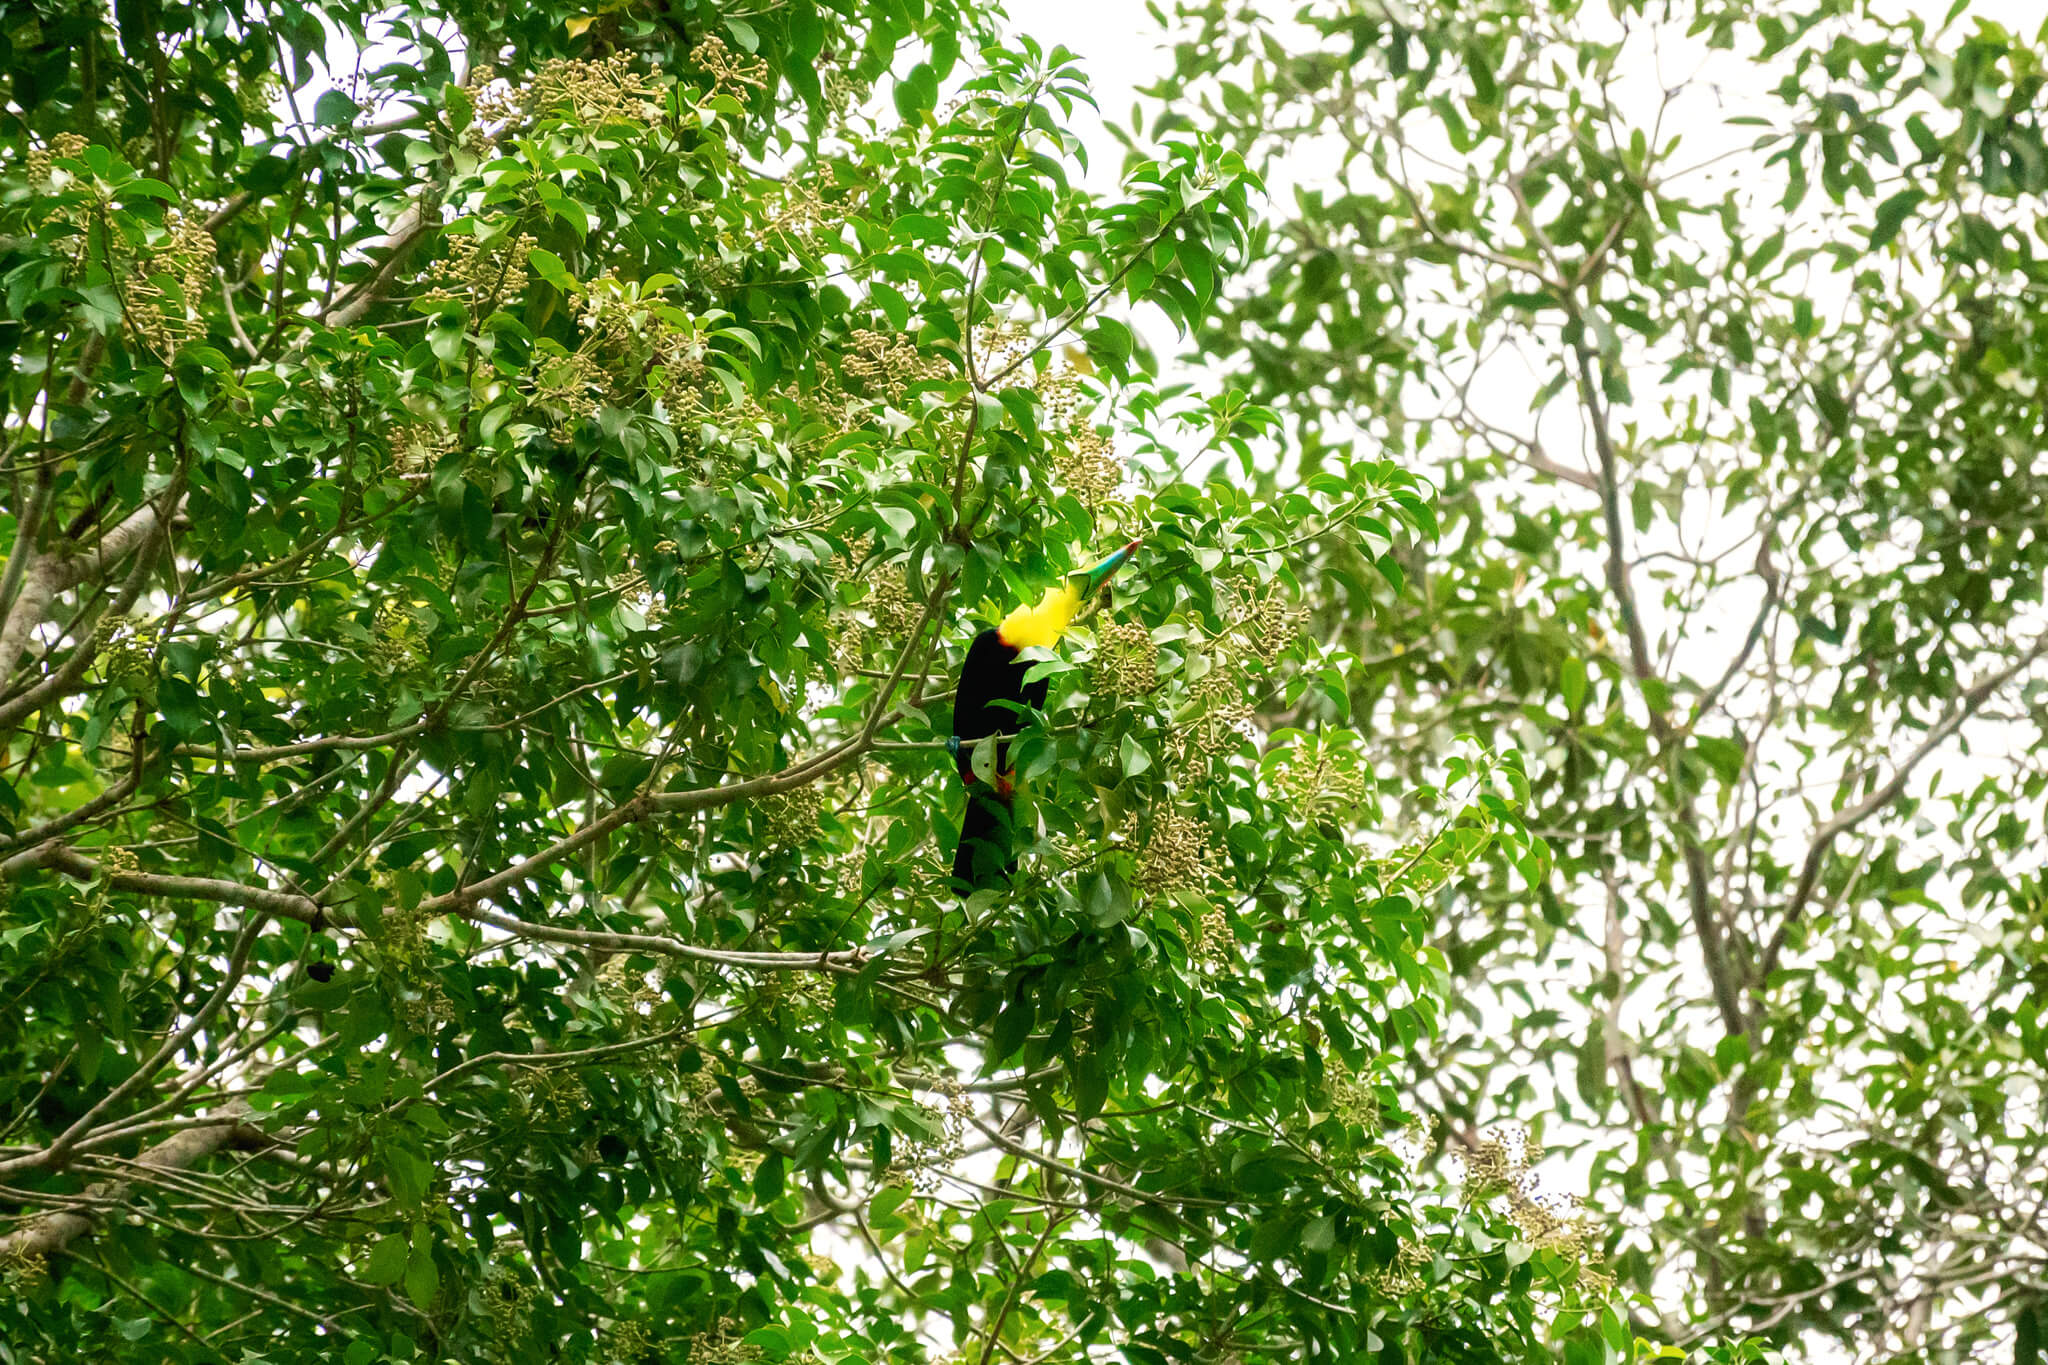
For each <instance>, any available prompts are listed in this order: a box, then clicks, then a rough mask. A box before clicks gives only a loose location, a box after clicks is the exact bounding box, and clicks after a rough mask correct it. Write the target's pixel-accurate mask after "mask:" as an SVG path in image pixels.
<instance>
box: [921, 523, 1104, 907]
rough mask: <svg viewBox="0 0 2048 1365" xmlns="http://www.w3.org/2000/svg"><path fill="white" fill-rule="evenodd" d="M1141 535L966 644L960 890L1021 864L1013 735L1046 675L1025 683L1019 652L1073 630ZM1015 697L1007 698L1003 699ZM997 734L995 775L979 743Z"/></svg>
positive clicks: (956, 863)
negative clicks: (977, 768)
mask: <svg viewBox="0 0 2048 1365" xmlns="http://www.w3.org/2000/svg"><path fill="white" fill-rule="evenodd" d="M1137 548H1138V542H1137V541H1135V540H1134V541H1132V542H1131V543H1130V544H1128V545H1126V546H1124V547H1123V548H1122V549H1120V550H1118V551H1117V552H1116V553H1115V554H1113V555H1111V556H1109V558H1107V559H1105V560H1103V561H1102V562H1101V563H1100V564H1097V565H1095V566H1094V567H1093V568H1091V569H1086V570H1083V571H1082V572H1080V573H1076V574H1069V575H1068V576H1067V578H1066V581H1064V582H1063V583H1060V584H1059V585H1057V586H1056V587H1053V588H1050V589H1048V590H1047V591H1046V594H1045V596H1044V598H1043V599H1041V600H1040V601H1039V603H1038V605H1036V606H1031V607H1026V606H1019V607H1018V608H1017V609H1016V610H1015V611H1013V612H1011V613H1010V614H1009V615H1008V616H1005V617H1004V618H1003V620H1002V624H1000V625H998V626H997V627H996V628H995V629H993V630H984V631H983V632H981V634H979V635H977V636H975V637H974V643H973V644H972V645H969V646H968V648H967V661H966V662H965V663H964V664H962V665H961V666H960V686H959V688H958V689H957V690H956V691H955V692H954V694H953V739H952V744H951V747H952V750H953V760H954V762H955V763H956V764H957V765H958V766H959V769H960V780H961V781H962V782H964V783H966V784H967V811H966V814H965V815H964V816H963V817H962V819H961V822H960V847H959V848H958V849H957V850H956V851H955V852H954V854H953V879H954V882H955V883H956V884H957V885H958V887H959V889H960V892H961V894H963V895H968V894H972V893H973V892H975V891H978V890H980V889H981V888H983V887H986V886H992V885H996V884H998V883H1001V882H1007V881H1008V880H1009V879H1010V877H1011V875H1012V874H1014V873H1015V872H1016V870H1017V855H1016V851H1015V850H1016V839H1015V833H1016V832H1015V830H1014V829H1013V828H1012V824H1011V821H1012V817H1013V814H1014V811H1015V789H1014V787H1013V786H1012V773H1011V769H1010V754H1009V749H1010V744H1009V736H1011V735H1014V734H1016V733H1017V731H1018V730H1019V729H1021V728H1022V727H1023V724H1024V716H1023V714H1022V711H1021V710H1020V709H1019V708H1026V709H1030V710H1043V709H1044V707H1045V698H1046V690H1047V680H1046V679H1044V678H1040V679H1039V680H1038V681H1037V682H1034V683H1026V682H1025V681H1024V678H1025V675H1026V674H1028V673H1030V671H1031V665H1030V664H1029V663H1027V662H1026V661H1025V660H1024V659H1023V658H1022V657H1020V656H1021V655H1022V654H1023V652H1024V650H1025V649H1027V648H1031V647H1034V646H1035V647H1037V648H1041V649H1051V648H1052V647H1053V646H1054V645H1055V644H1057V643H1058V642H1059V639H1060V637H1061V636H1063V635H1065V634H1066V632H1067V627H1068V626H1069V625H1070V624H1072V622H1073V620H1074V617H1075V614H1076V613H1077V612H1079V611H1080V609H1081V605H1082V603H1084V602H1086V601H1088V600H1089V599H1091V598H1093V597H1094V596H1095V595H1096V594H1097V593H1099V592H1101V591H1102V590H1103V588H1104V586H1105V585H1106V584H1107V583H1108V582H1109V580H1110V576H1111V575H1112V574H1114V573H1115V572H1116V571H1117V570H1118V569H1119V568H1121V567H1122V566H1123V564H1124V563H1125V561H1127V560H1128V559H1130V557H1131V555H1132V553H1133V552H1135V551H1136V550H1137ZM1006 702H1008V703H1014V705H1004V703H1006ZM992 735H993V736H995V737H996V745H995V753H994V754H993V755H992V757H993V758H994V760H995V761H994V763H993V764H992V765H991V768H990V773H989V775H990V780H989V781H986V782H984V781H982V780H981V779H980V778H978V777H976V776H975V773H974V748H975V745H977V744H978V743H980V742H981V741H982V740H984V739H987V738H989V737H990V736H992Z"/></svg>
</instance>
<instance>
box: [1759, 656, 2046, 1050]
mask: <svg viewBox="0 0 2048 1365" xmlns="http://www.w3.org/2000/svg"><path fill="white" fill-rule="evenodd" d="M2044 654H2048V635H2044V636H2042V637H2041V638H2040V639H2039V640H2036V641H2035V642H2034V644H2033V646H2032V647H2031V648H2029V649H2028V650H2027V651H2026V652H2025V653H2023V654H2022V655H2020V657H2019V658H2017V659H2015V660H2013V662H2012V663H2010V664H2008V665H2007V666H2006V667H2004V668H2001V669H1999V670H1998V671H1997V672H1995V673H1993V674H1992V675H1991V676H1990V677H1988V678H1985V679H1983V680H1982V681H1981V682H1979V683H1977V684H1976V685H1975V686H1973V687H1971V688H1970V689H1969V690H1967V691H1966V692H1964V693H1963V695H1962V696H1961V697H1959V698H1957V700H1956V703H1955V705H1953V706H1951V707H1950V708H1949V709H1948V712H1947V714H1945V715H1943V716H1942V718H1941V719H1940V720H1939V721H1937V722H1935V725H1934V727H1933V728H1932V729H1930V730H1929V731H1928V732H1927V737H1926V738H1925V739H1923V740H1921V741H1920V743H1919V744H1917V745H1915V746H1914V748H1913V750H1912V752H1911V753H1909V754H1907V755H1906V756H1905V757H1904V758H1902V759H1900V760H1899V761H1898V763H1897V764H1896V765H1895V766H1894V767H1893V768H1892V772H1891V776H1889V777H1887V778H1886V779H1885V780H1884V781H1883V782H1881V783H1879V784H1878V785H1877V788H1876V789H1875V790H1874V791H1872V792H1871V793H1870V795H1868V796H1866V797H1864V798H1863V799H1862V800H1861V801H1858V802H1857V803H1856V804H1855V805H1853V806H1849V807H1847V808H1845V809H1843V810H1839V811H1836V812H1835V814H1834V815H1832V816H1830V817H1829V818H1828V820H1827V822H1826V823H1825V824H1823V825H1822V826H1821V827H1820V829H1819V830H1818V831H1816V832H1815V834H1814V836H1813V843H1812V844H1811V845H1810V846H1809V847H1808V848H1807V850H1806V858H1805V860H1804V861H1803V862H1802V863H1801V864H1800V866H1799V880H1798V881H1797V882H1796V883H1794V884H1793V887H1792V895H1791V898H1790V899H1789V900H1787V901H1786V902H1785V913H1784V916H1783V917H1782V918H1781V919H1780V920H1779V922H1778V928H1777V930H1776V932H1774V933H1773V934H1772V935H1771V941H1770V944H1769V946H1768V947H1766V948H1765V949H1764V955H1763V960H1762V962H1761V963H1760V964H1759V968H1758V972H1757V981H1758V984H1759V985H1761V984H1762V983H1763V982H1764V981H1766V980H1767V979H1768V978H1769V977H1770V975H1771V973H1772V972H1774V971H1776V970H1777V967H1778V962H1779V960H1780V959H1781V958H1782V957H1783V956H1784V953H1785V943H1786V940H1787V939H1788V938H1789V937H1790V936H1791V933H1792V930H1793V928H1794V926H1796V925H1797V924H1798V923H1799V921H1800V919H1801V917H1802V916H1804V915H1805V913H1806V907H1807V905H1808V903H1809V902H1811V901H1812V899H1813V891H1814V887H1815V886H1816V885H1817V884H1818V883H1819V881H1820V874H1821V870H1822V868H1823V867H1825V866H1826V863H1827V856H1828V850H1829V849H1831V848H1832V847H1834V843H1835V840H1837V839H1839V838H1841V837H1842V836H1843V835H1844V834H1847V833H1849V832H1850V831H1851V830H1853V829H1855V828H1856V827H1857V826H1858V825H1860V824H1862V823H1863V822H1864V821H1865V820H1868V819H1869V818H1870V817H1871V816H1873V815H1875V814H1877V813H1878V812H1879V811H1881V810H1883V809H1884V808H1885V807H1886V806H1889V805H1891V804H1892V803H1893V802H1894V801H1897V800H1898V799H1899V795H1900V794H1901V793H1902V792H1904V791H1905V789H1906V783H1907V781H1908V780H1909V779H1910V778H1911V777H1912V776H1913V770H1914V769H1915V768H1917V767H1919V766H1920V764H1921V763H1922V762H1924V761H1925V760H1926V759H1927V757H1928V755H1930V754H1932V753H1933V752H1934V751H1935V750H1936V749H1938V748H1940V747H1941V746H1942V745H1943V744H1944V743H1946V742H1947V740H1948V738H1949V736H1951V735H1953V734H1954V733H1955V732H1956V731H1957V730H1959V729H1960V728H1962V726H1963V724H1964V723H1965V722H1966V721H1968V720H1969V719H1970V717H1972V716H1974V715H1976V714H1977V712H1978V711H1980V710H1982V709H1983V706H1984V704H1985V703H1986V702H1988V701H1990V700H1991V698H1992V697H1993V696H1994V695H1995V694H1996V693H1997V692H1998V691H1999V689H2000V688H2002V687H2004V686H2005V685H2006V684H2007V683H2009V682H2011V681H2012V680H2013V679H2014V678H2016V677H2018V676H2019V675H2020V674H2022V673H2024V672H2025V671H2026V670H2027V669H2029V668H2030V667H2032V666H2033V665H2034V663H2035V662H2036V661H2038V660H2039V659H2040V658H2041V657H2042V655H2044ZM1762 1013H1763V1002H1762V1001H1761V1000H1759V1001H1758V1002H1757V1003H1756V1006H1755V1011H1754V1014H1755V1017H1756V1018H1757V1019H1760V1018H1761V1016H1762Z"/></svg>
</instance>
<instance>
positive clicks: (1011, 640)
mask: <svg viewBox="0 0 2048 1365" xmlns="http://www.w3.org/2000/svg"><path fill="white" fill-rule="evenodd" d="M1138 544H1139V542H1137V541H1135V540H1133V541H1131V542H1130V543H1129V544H1127V545H1125V546H1124V547H1123V548H1122V549H1120V550H1118V551H1117V552H1116V553H1115V554H1113V555H1111V556H1109V557H1108V558H1107V559H1105V560H1103V561H1102V562H1101V563H1100V564H1097V565H1095V566H1094V567H1093V568H1088V569H1080V570H1077V571H1076V572H1074V573H1070V574H1068V575H1067V578H1066V581H1065V582H1064V583H1062V584H1060V585H1059V586H1058V587H1056V588H1048V589H1046V592H1045V596H1044V597H1042V598H1040V599H1039V602H1038V605H1037V606H1035V607H1018V608H1017V609H1016V610H1015V611H1013V612H1011V613H1010V614H1009V615H1008V616H1005V617H1004V618H1003V620H1002V624H1001V625H999V626H997V627H996V638H997V639H999V640H1001V641H1002V642H1003V643H1004V644H1006V645H1008V646H1010V647H1011V648H1012V649H1024V648H1027V647H1030V646H1033V645H1036V646H1037V647H1039V648H1040V649H1051V648H1052V647H1053V646H1054V645H1056V644H1058V643H1059V640H1060V637H1061V636H1062V635H1065V634H1066V633H1067V627H1069V626H1071V625H1073V623H1074V617H1075V616H1076V615H1077V614H1078V613H1079V612H1080V610H1081V604H1082V603H1083V602H1086V601H1088V600H1089V599H1090V598H1092V597H1094V596H1095V595H1096V594H1097V593H1099V592H1101V591H1102V589H1103V587H1104V586H1105V585H1106V584H1107V583H1108V582H1109V580H1110V579H1111V578H1113V577H1115V575H1116V571H1117V570H1118V569H1121V568H1122V567H1123V566H1124V565H1125V564H1126V563H1128V562H1129V560H1130V558H1131V556H1132V555H1133V554H1135V553H1136V552H1137V549H1138Z"/></svg>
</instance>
